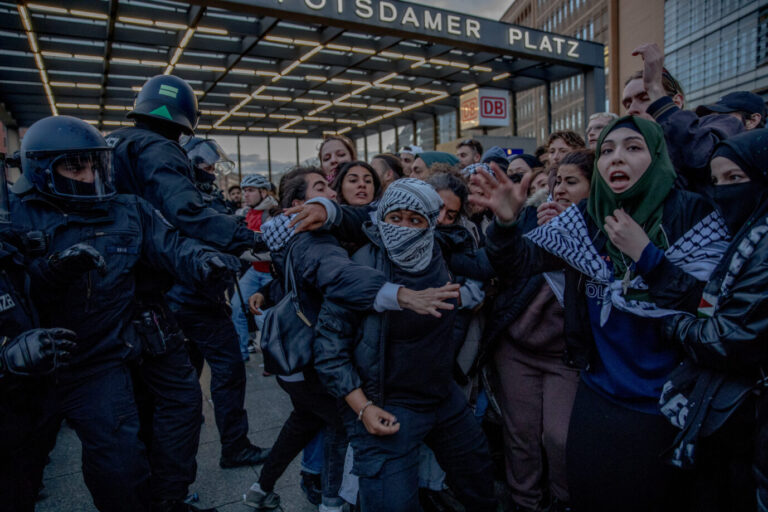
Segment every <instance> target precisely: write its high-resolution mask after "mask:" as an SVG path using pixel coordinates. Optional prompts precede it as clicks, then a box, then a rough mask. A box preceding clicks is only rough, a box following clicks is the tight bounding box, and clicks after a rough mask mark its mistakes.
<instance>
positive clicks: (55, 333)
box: [0, 328, 77, 376]
mask: <svg viewBox="0 0 768 512" xmlns="http://www.w3.org/2000/svg"><path fill="white" fill-rule="evenodd" d="M76 339H77V335H76V334H75V333H74V332H72V331H70V330H68V329H61V328H54V329H32V330H29V331H25V332H23V333H21V334H19V335H18V336H17V337H15V338H14V339H13V340H11V341H10V342H8V343H7V344H5V345H3V346H2V347H0V375H2V374H12V375H21V376H34V375H46V374H48V373H51V372H52V371H53V370H55V369H56V368H60V367H62V366H65V365H66V361H67V360H68V359H69V357H70V351H72V350H74V348H75V347H76V345H75V343H74V340H76Z"/></svg>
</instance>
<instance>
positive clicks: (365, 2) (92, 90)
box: [0, 0, 605, 137]
mask: <svg viewBox="0 0 768 512" xmlns="http://www.w3.org/2000/svg"><path fill="white" fill-rule="evenodd" d="M385 4H386V5H385ZM340 11H341V12H340ZM367 14H370V16H369V17H367V18H366V17H365V16H364V15H367ZM438 19H439V20H440V23H439V24H438V23H437V20H438ZM477 36H480V37H477ZM545 40H546V41H545ZM161 73H166V74H168V73H173V74H175V75H178V76H180V77H182V78H184V79H185V80H187V81H188V82H189V83H190V84H191V85H192V87H193V89H194V90H195V92H196V94H197V95H198V100H199V103H200V110H201V113H202V115H201V119H200V123H199V125H198V127H197V131H198V133H203V134H229V135H241V134H254V135H258V134H262V135H272V136H281V135H284V136H291V137H294V136H297V135H299V136H305V137H320V136H323V135H324V134H328V133H334V134H347V135H349V136H353V137H359V136H364V135H366V134H367V133H371V132H374V131H378V130H379V128H380V125H382V124H383V125H388V126H391V125H397V124H403V123H404V122H408V123H410V122H413V120H415V119H418V118H420V117H423V116H424V115H428V116H433V115H439V114H441V113H444V112H447V111H450V110H454V109H456V108H458V97H459V95H460V94H462V93H464V92H467V91H469V90H472V89H473V88H475V87H494V88H498V89H506V90H510V91H521V90H525V89H528V88H531V87H535V86H537V85H542V84H547V83H550V82H552V81H555V80H560V79H563V78H567V77H570V76H573V75H575V74H583V75H584V77H585V80H584V83H585V85H586V87H585V100H586V101H585V106H586V109H587V111H588V112H589V111H594V110H595V109H596V107H599V106H601V105H602V104H603V103H604V99H603V98H604V94H605V93H604V89H605V87H604V83H605V78H604V74H603V47H602V45H600V44H597V43H591V42H587V41H581V40H577V39H574V38H568V37H565V36H560V35H557V34H550V33H545V32H541V31H537V30H532V29H528V28H524V27H517V26H515V25H509V24H506V23H501V22H494V21H490V20H485V19H482V18H476V17H473V16H468V15H465V14H460V13H454V12H450V11H445V10H440V9H435V8H429V7H423V6H418V5H415V4H409V3H405V2H400V1H397V0H231V1H227V0H222V1H215V2H205V3H190V2H179V1H168V0H152V1H140V0H75V1H71V2H70V1H68V2H64V3H62V2H53V1H52V0H40V2H26V1H23V2H17V3H13V2H2V1H0V101H1V102H3V103H4V105H5V108H6V110H7V111H8V112H9V113H10V115H11V116H12V117H13V119H14V120H15V121H16V123H17V125H18V126H29V125H30V124H32V123H33V122H34V121H36V120H38V119H40V118H42V117H45V116H48V115H51V114H52V113H53V114H69V115H75V116H78V117H81V118H83V119H85V120H87V121H88V122H90V123H92V124H94V125H96V126H97V127H98V128H99V129H102V130H110V129H113V128H114V127H117V126H120V125H126V124H129V122H128V121H127V120H126V119H125V114H126V112H127V111H129V110H130V109H131V108H132V105H133V101H134V98H135V95H136V92H137V91H138V90H139V89H140V87H141V85H142V84H143V83H144V82H145V81H146V80H147V79H148V78H150V77H151V76H154V75H157V74H161ZM406 120H407V121H406Z"/></svg>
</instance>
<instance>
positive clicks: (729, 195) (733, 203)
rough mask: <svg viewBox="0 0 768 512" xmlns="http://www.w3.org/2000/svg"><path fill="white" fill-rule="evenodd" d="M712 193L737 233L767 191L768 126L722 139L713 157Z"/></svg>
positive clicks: (730, 225)
mask: <svg viewBox="0 0 768 512" xmlns="http://www.w3.org/2000/svg"><path fill="white" fill-rule="evenodd" d="M710 168H711V170H712V183H713V184H714V185H715V186H714V187H712V188H711V189H710V190H709V195H710V197H711V198H712V199H713V200H714V201H715V203H717V206H718V207H719V208H720V211H721V212H722V213H723V217H725V222H726V224H728V230H729V231H730V232H731V234H733V235H735V234H736V233H738V231H739V230H740V229H741V227H742V226H743V225H744V224H745V223H746V222H747V220H748V219H749V217H750V216H751V215H752V214H753V213H754V212H755V210H756V209H757V207H758V206H759V205H760V204H761V203H762V202H763V201H764V199H765V193H766V191H768V176H766V173H768V129H760V130H751V131H748V132H744V133H740V134H738V135H735V136H733V137H730V138H728V139H726V140H724V141H722V142H720V143H719V144H718V145H717V147H716V148H715V152H714V153H713V155H712V160H711V161H710Z"/></svg>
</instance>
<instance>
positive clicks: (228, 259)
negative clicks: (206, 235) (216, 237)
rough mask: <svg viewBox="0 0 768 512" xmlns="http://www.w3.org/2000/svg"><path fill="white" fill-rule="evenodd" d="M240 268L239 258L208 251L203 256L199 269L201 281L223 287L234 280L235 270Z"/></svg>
mask: <svg viewBox="0 0 768 512" xmlns="http://www.w3.org/2000/svg"><path fill="white" fill-rule="evenodd" d="M239 270H240V259H239V258H237V257H236V256H232V255H231V254H223V253H220V252H209V253H206V254H205V255H204V256H203V259H202V264H201V267H200V271H201V273H202V276H201V278H202V281H203V282H204V283H206V284H208V285H213V286H216V285H219V283H221V285H224V286H220V287H221V288H225V287H226V285H227V284H229V283H231V282H232V281H234V279H235V276H236V275H237V272H238V271H239Z"/></svg>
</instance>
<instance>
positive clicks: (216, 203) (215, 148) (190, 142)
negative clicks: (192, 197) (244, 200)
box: [182, 136, 235, 214]
mask: <svg viewBox="0 0 768 512" xmlns="http://www.w3.org/2000/svg"><path fill="white" fill-rule="evenodd" d="M185 138H186V141H185V142H184V146H183V147H184V151H186V153H187V158H188V159H189V162H190V164H191V165H192V172H193V178H194V181H195V185H196V186H197V189H198V190H199V191H200V193H201V194H202V196H203V201H205V204H206V205H207V206H210V207H211V208H213V209H214V210H216V211H217V212H219V213H225V214H233V213H235V212H234V211H233V210H232V209H231V208H230V207H229V205H228V204H227V201H226V200H225V199H224V194H223V193H222V192H221V190H220V189H219V187H218V186H217V185H216V178H219V177H222V176H228V175H229V174H231V173H232V172H233V171H234V170H235V162H233V161H232V160H231V159H230V158H229V157H228V156H227V154H226V153H225V152H224V150H223V149H221V146H219V144H218V143H217V142H216V141H215V140H212V139H203V138H202V137H188V138H187V137H185V136H182V141H183V140H184V139H185Z"/></svg>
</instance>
